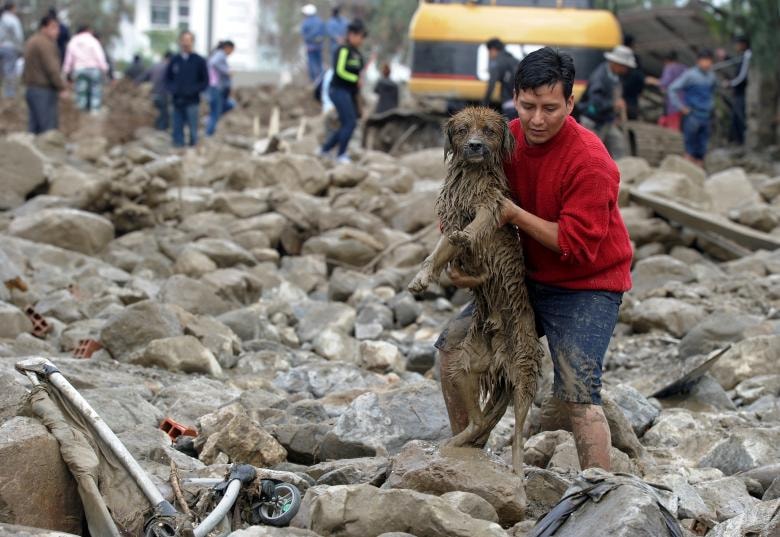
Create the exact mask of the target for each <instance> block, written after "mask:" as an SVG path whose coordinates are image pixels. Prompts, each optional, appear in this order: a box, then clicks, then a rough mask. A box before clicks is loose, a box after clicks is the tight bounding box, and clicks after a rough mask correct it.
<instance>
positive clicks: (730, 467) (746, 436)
mask: <svg viewBox="0 0 780 537" xmlns="http://www.w3.org/2000/svg"><path fill="white" fill-rule="evenodd" d="M778 460H780V427H761V428H755V429H748V430H745V431H737V432H735V433H733V434H731V435H729V436H728V438H725V439H723V440H722V441H720V442H718V443H717V444H715V446H714V447H713V448H712V449H711V450H710V451H709V452H708V453H707V454H706V455H705V456H704V457H702V459H701V461H699V466H701V467H704V468H717V469H718V470H720V471H721V472H723V473H724V474H725V475H734V474H736V473H739V472H744V471H747V470H752V469H753V468H758V467H759V466H764V465H769V464H772V463H774V462H776V461H778Z"/></svg>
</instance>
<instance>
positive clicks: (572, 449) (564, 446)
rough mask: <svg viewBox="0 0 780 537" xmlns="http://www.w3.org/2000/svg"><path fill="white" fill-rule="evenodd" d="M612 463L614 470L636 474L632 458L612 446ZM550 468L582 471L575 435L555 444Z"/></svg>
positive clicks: (549, 463)
mask: <svg viewBox="0 0 780 537" xmlns="http://www.w3.org/2000/svg"><path fill="white" fill-rule="evenodd" d="M610 459H611V460H610V465H611V467H612V470H613V471H614V472H622V473H627V474H635V473H636V470H635V469H634V467H633V465H632V463H631V460H630V459H629V458H628V455H626V454H625V453H623V452H622V451H620V450H619V449H617V448H616V447H614V446H613V447H612V450H611V451H610ZM547 469H548V470H557V471H563V472H574V473H578V472H580V471H581V468H580V461H579V458H578V455H577V446H576V445H575V444H574V437H573V436H571V435H569V438H568V439H567V440H566V441H565V442H563V443H561V444H558V445H557V446H555V451H554V452H553V455H552V457H551V458H550V462H548V463H547Z"/></svg>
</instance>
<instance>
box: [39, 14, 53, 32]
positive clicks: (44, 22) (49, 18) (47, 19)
mask: <svg viewBox="0 0 780 537" xmlns="http://www.w3.org/2000/svg"><path fill="white" fill-rule="evenodd" d="M52 22H57V17H52V16H51V15H46V16H44V17H43V18H42V19H41V22H40V24H38V28H39V29H42V28H46V27H47V26H48V25H50V24H51V23H52Z"/></svg>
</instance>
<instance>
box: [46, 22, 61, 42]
mask: <svg viewBox="0 0 780 537" xmlns="http://www.w3.org/2000/svg"><path fill="white" fill-rule="evenodd" d="M43 33H44V34H46V35H47V36H48V37H50V38H51V39H57V37H59V35H60V23H58V22H57V21H51V22H50V23H49V24H47V25H46V26H44V27H43Z"/></svg>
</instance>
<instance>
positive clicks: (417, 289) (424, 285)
mask: <svg viewBox="0 0 780 537" xmlns="http://www.w3.org/2000/svg"><path fill="white" fill-rule="evenodd" d="M430 283H431V278H430V275H429V274H427V273H423V272H420V273H418V274H417V276H415V277H414V279H413V280H412V281H411V283H410V284H409V285H408V286H407V287H406V288H407V289H409V292H410V293H412V294H413V295H419V294H420V293H422V292H423V291H425V290H426V289H428V285H430Z"/></svg>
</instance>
